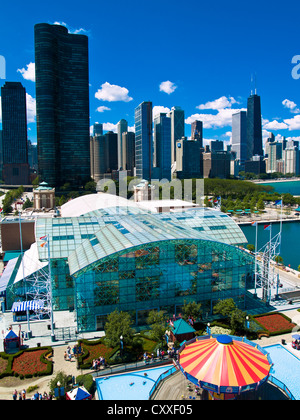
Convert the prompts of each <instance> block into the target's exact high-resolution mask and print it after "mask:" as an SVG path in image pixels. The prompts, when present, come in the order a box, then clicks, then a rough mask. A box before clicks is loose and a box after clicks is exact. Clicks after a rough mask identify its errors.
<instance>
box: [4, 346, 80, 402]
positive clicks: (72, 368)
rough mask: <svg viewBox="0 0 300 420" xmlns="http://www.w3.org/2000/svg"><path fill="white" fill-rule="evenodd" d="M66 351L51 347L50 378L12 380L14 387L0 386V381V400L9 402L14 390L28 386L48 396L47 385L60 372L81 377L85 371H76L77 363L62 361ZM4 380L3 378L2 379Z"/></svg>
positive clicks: (58, 347)
mask: <svg viewBox="0 0 300 420" xmlns="http://www.w3.org/2000/svg"><path fill="white" fill-rule="evenodd" d="M66 350H67V345H66V344H65V345H62V346H57V347H53V359H52V360H53V362H54V363H53V374H52V375H51V376H50V375H49V376H44V377H40V378H38V379H35V378H32V379H27V380H21V379H18V378H14V379H13V380H14V382H15V385H14V386H2V385H1V380H0V400H11V399H12V394H13V391H14V390H15V389H17V391H18V392H19V391H21V390H22V389H23V388H25V389H27V388H28V387H29V386H35V385H36V386H38V390H37V391H38V392H39V393H42V394H43V393H44V392H45V391H46V392H47V393H48V394H49V391H50V387H49V383H50V381H51V379H53V378H54V377H55V376H56V374H57V373H58V372H60V371H62V372H64V373H65V374H67V375H72V376H74V377H75V378H76V376H78V375H81V374H82V373H86V372H87V371H81V370H78V369H77V363H76V361H75V360H74V359H73V360H72V361H71V362H70V361H65V360H64V353H65V351H66ZM4 379H5V378H4ZM35 392H36V390H35V391H33V392H32V393H31V394H28V395H27V398H31V397H32V396H33V394H34V393H35Z"/></svg>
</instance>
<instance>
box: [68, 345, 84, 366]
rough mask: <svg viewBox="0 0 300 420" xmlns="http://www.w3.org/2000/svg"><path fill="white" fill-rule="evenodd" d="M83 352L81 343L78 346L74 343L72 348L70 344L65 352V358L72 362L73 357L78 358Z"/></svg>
mask: <svg viewBox="0 0 300 420" xmlns="http://www.w3.org/2000/svg"><path fill="white" fill-rule="evenodd" d="M81 353H82V348H81V345H80V344H78V345H77V346H76V345H74V346H73V347H72V349H71V347H70V346H68V347H67V350H66V351H65V354H64V359H65V360H66V361H69V362H71V361H72V358H73V357H74V358H75V359H76V358H77V356H79V355H80V354H81Z"/></svg>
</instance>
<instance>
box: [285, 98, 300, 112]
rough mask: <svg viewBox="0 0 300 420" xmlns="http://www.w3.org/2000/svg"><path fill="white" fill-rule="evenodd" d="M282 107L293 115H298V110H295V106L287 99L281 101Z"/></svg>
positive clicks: (299, 110)
mask: <svg viewBox="0 0 300 420" xmlns="http://www.w3.org/2000/svg"><path fill="white" fill-rule="evenodd" d="M282 105H283V106H284V107H285V108H288V109H289V110H290V111H291V112H292V113H293V114H298V113H299V112H300V109H299V108H297V104H295V102H293V101H290V100H289V99H285V100H284V101H282Z"/></svg>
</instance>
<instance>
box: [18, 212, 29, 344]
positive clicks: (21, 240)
mask: <svg viewBox="0 0 300 420" xmlns="http://www.w3.org/2000/svg"><path fill="white" fill-rule="evenodd" d="M19 229H20V249H21V256H22V271H23V283H24V292H25V299H26V302H28V301H27V284H26V280H25V271H24V253H23V239H22V227H21V212H20V211H19ZM29 317H30V314H29V309H28V303H27V307H26V318H27V337H28V338H31V336H32V334H31V331H30V319H29Z"/></svg>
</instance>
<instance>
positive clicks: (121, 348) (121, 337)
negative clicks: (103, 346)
mask: <svg viewBox="0 0 300 420" xmlns="http://www.w3.org/2000/svg"><path fill="white" fill-rule="evenodd" d="M122 353H123V335H122V334H121V335H120V356H121V357H122Z"/></svg>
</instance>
